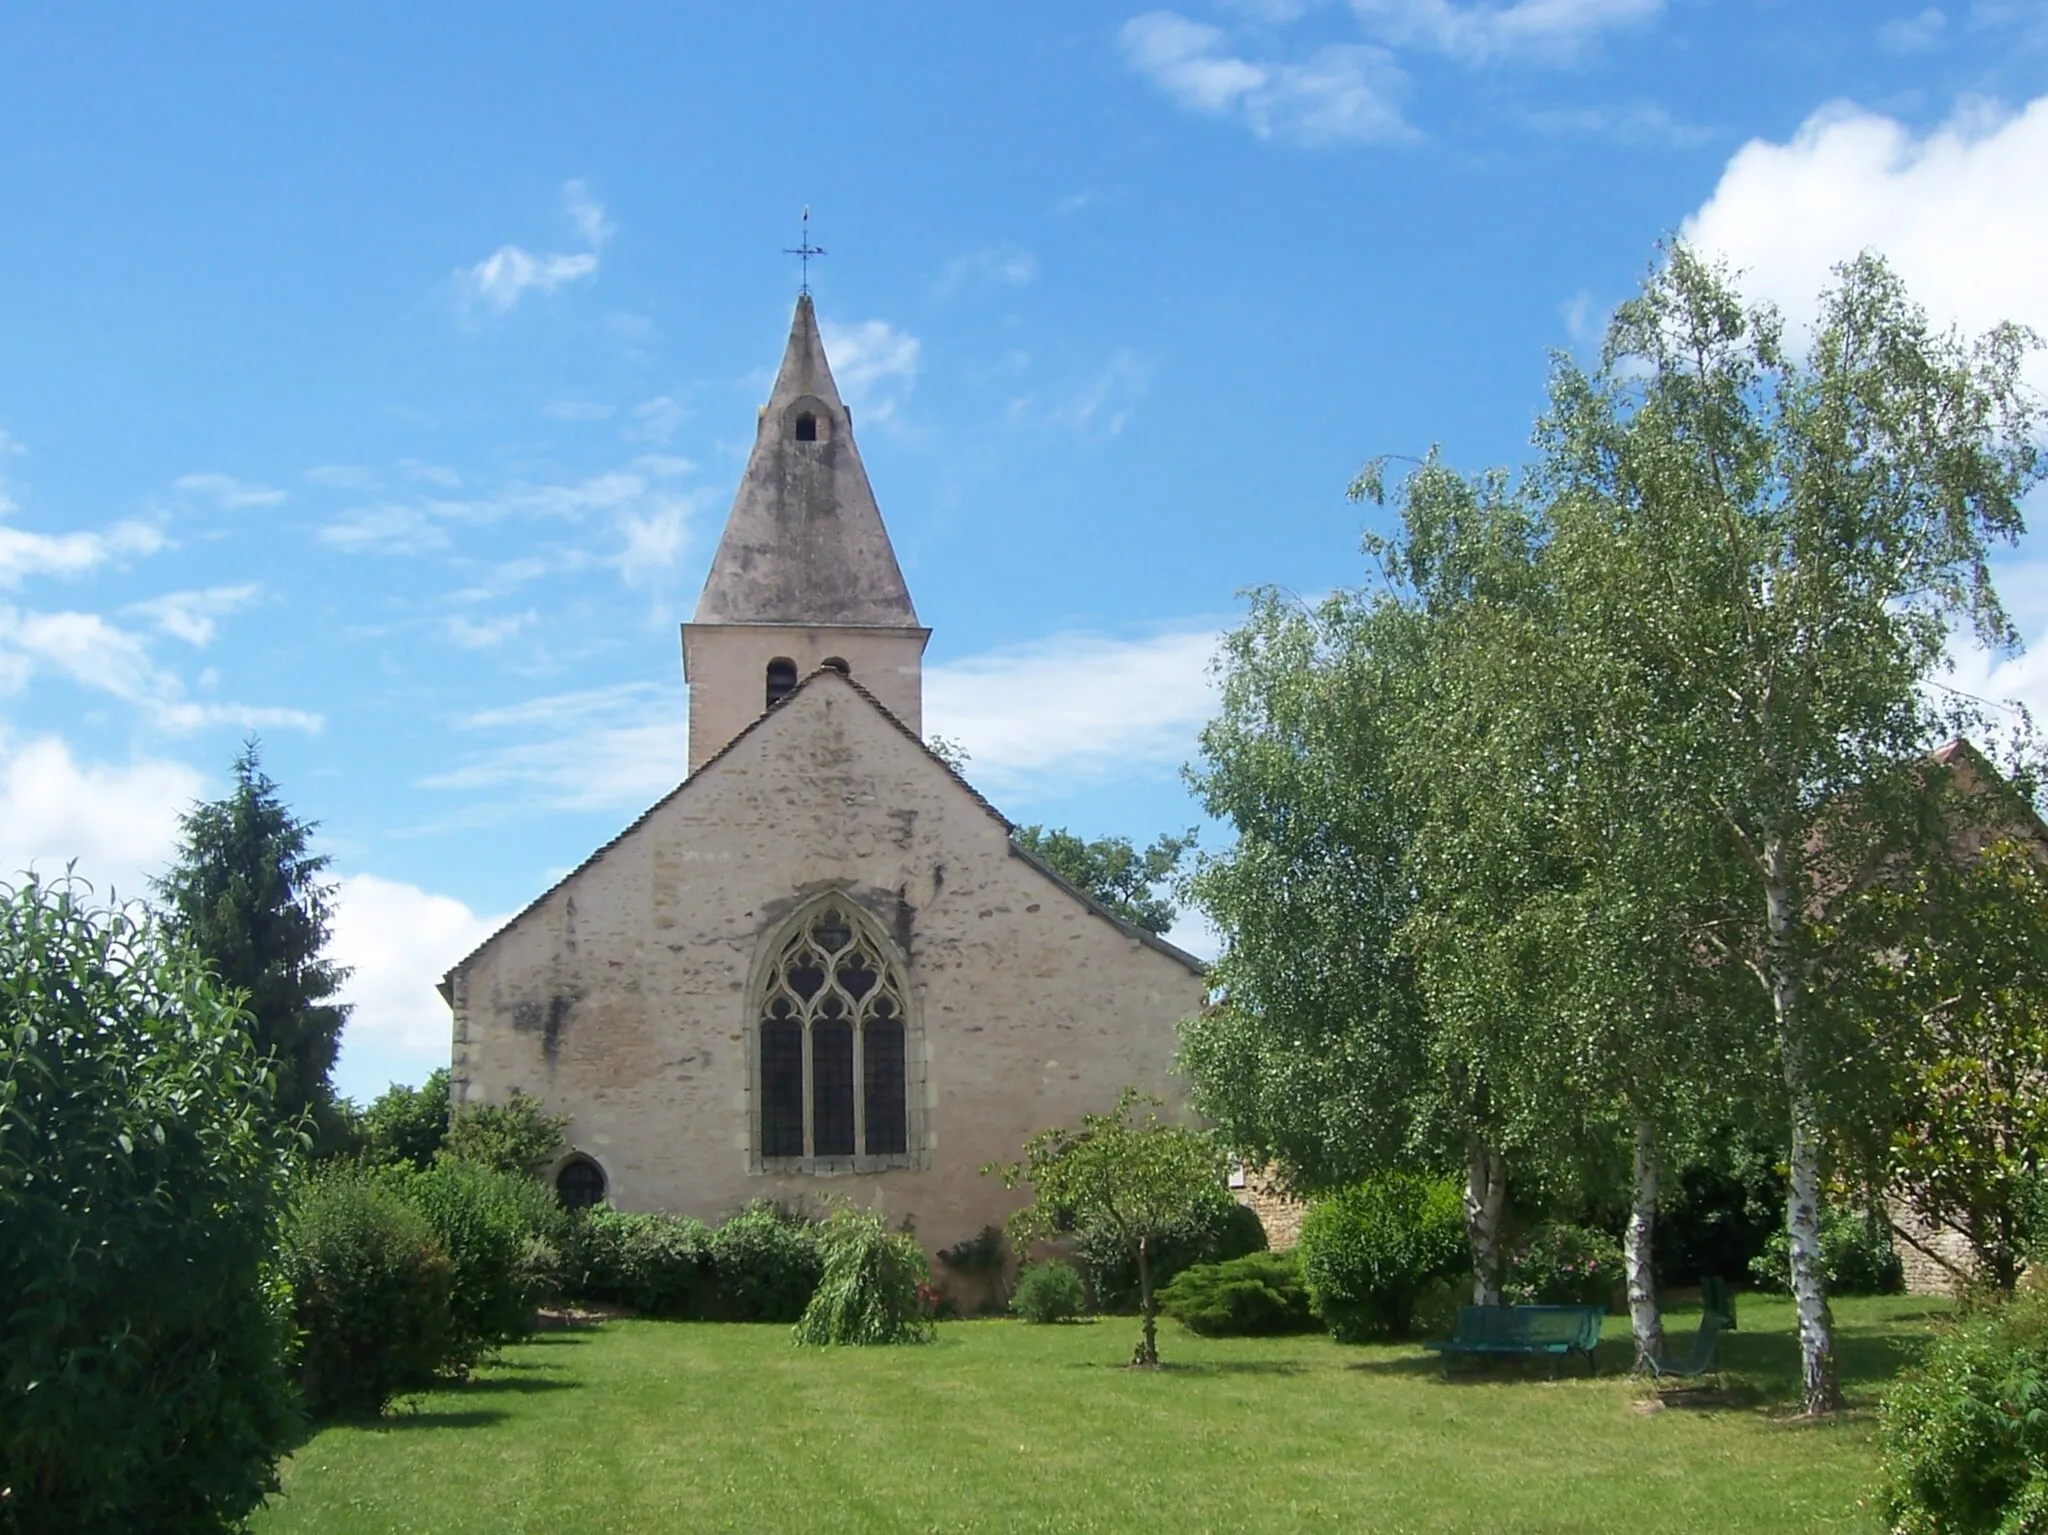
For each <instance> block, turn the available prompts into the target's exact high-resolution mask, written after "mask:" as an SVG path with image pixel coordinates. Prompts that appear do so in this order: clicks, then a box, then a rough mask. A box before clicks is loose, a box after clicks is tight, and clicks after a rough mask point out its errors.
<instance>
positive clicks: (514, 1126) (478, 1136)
mask: <svg viewBox="0 0 2048 1535" xmlns="http://www.w3.org/2000/svg"><path fill="white" fill-rule="evenodd" d="M568 1123H569V1117H568V1116H567V1115H566V1114H544V1113H542V1112H541V1106H540V1100H539V1099H537V1098H535V1097H533V1096H531V1095H530V1094H528V1093H523V1092H521V1091H520V1090H519V1089H518V1088H516V1087H515V1088H514V1089H513V1090H512V1091H511V1093H510V1094H509V1095H507V1097H506V1099H505V1101H504V1102H503V1103H472V1104H464V1105H463V1106H462V1107H461V1108H459V1109H457V1110H455V1111H454V1113H453V1114H452V1115H451V1116H450V1117H449V1120H448V1139H447V1142H446V1143H445V1144H444V1145H443V1146H442V1147H441V1151H440V1155H441V1156H443V1157H447V1158H452V1159H453V1160H455V1161H458V1162H476V1163H480V1164H481V1165H483V1166H485V1167H494V1168H496V1169H497V1170H498V1171H499V1172H501V1173H524V1174H526V1175H528V1176H529V1177H531V1176H535V1175H538V1174H539V1173H540V1172H541V1171H542V1170H543V1169H545V1168H546V1167H547V1165H548V1164H549V1163H551V1162H553V1161H554V1160H555V1159H556V1158H557V1157H559V1156H560V1155H561V1154H562V1153H563V1152H564V1151H565V1150H567V1149H568V1145H569V1143H568V1142H567V1141H566V1140H564V1139H563V1137H562V1131H563V1130H564V1129H565V1128H566V1127H567V1126H568Z"/></svg>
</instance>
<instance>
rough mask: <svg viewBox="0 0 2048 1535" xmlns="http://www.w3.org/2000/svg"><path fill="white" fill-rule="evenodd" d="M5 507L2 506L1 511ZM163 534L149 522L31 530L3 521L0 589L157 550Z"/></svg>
mask: <svg viewBox="0 0 2048 1535" xmlns="http://www.w3.org/2000/svg"><path fill="white" fill-rule="evenodd" d="M4 511H5V507H4V506H0V513H4ZM163 546H164V536H163V534H162V533H161V532H159V531H158V530H157V529H156V528H154V527H151V526H150V525H149V524H148V523H146V522H117V523H115V524H114V525H113V526H112V527H111V528H108V529H106V530H104V531H102V532H87V533H29V532H25V531H23V530H22V529H20V528H13V527H8V526H6V525H4V524H0V589H6V590H13V589H14V588H16V587H18V586H20V585H21V583H22V582H23V581H24V580H25V579H27V578H28V577H30V576H76V575H83V574H84V573H85V572H86V571H88V570H91V569H93V568H94V567H95V566H99V565H105V564H108V563H109V562H111V561H114V560H118V559H121V558H123V557H124V556H127V555H146V554H154V553H156V551H157V550H159V549H161V548H162V547H163Z"/></svg>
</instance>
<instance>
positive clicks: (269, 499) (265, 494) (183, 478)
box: [171, 473, 289, 511]
mask: <svg viewBox="0 0 2048 1535" xmlns="http://www.w3.org/2000/svg"><path fill="white" fill-rule="evenodd" d="M171 484H172V485H173V486H174V487H175V488H177V489H179V490H182V491H184V492H185V493H186V494H187V495H193V496H204V497H206V498H207V499H208V500H211V501H213V502H214V503H215V504H217V505H219V506H221V507H223V508H225V509H226V510H228V511H240V510H241V509H242V508H244V507H249V506H276V505H277V504H278V503H280V502H282V501H285V500H288V499H289V497H287V496H286V495H285V493H284V492H283V491H281V490H277V489H274V488H273V487H271V486H269V485H257V484H254V483H252V482H251V481H248V480H238V479H236V478H235V477H234V476H233V475H231V474H214V473H206V474H181V475H179V476H178V477H177V478H176V479H175V480H173V481H171Z"/></svg>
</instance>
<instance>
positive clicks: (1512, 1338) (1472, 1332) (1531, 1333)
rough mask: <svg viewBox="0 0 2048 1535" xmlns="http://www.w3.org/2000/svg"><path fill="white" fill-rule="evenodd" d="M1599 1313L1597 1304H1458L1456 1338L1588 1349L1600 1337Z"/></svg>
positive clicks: (1531, 1345) (1475, 1341)
mask: <svg viewBox="0 0 2048 1535" xmlns="http://www.w3.org/2000/svg"><path fill="white" fill-rule="evenodd" d="M1601 1314H1602V1313H1601V1310H1600V1308H1599V1307H1598V1306H1462V1307H1460V1308H1459V1310H1458V1333H1457V1340H1458V1341H1459V1342H1460V1343H1491V1344H1502V1345H1505V1346H1507V1347H1511V1348H1523V1347H1534V1346H1539V1345H1544V1344H1552V1345H1557V1346H1561V1347H1566V1348H1583V1349H1590V1348H1592V1347H1593V1345H1594V1344H1596V1343H1598V1342H1599V1341H1600V1318H1601Z"/></svg>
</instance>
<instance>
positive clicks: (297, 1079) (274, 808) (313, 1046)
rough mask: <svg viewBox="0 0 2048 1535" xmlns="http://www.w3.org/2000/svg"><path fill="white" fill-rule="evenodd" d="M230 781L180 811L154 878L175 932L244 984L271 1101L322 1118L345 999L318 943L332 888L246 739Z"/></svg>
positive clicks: (336, 969)
mask: <svg viewBox="0 0 2048 1535" xmlns="http://www.w3.org/2000/svg"><path fill="white" fill-rule="evenodd" d="M234 775H235V784H234V789H233V791H232V792H231V793H230V794H229V795H228V796H227V797H226V798H225V799H221V800H214V801H210V802H206V803H202V804H197V805H194V806H193V807H192V808H191V809H190V810H188V811H187V812H185V814H184V815H183V816H181V817H180V818H179V827H180V830H181V832H182V837H181V840H180V843H179V848H178V853H177V857H176V859H175V861H174V862H173V863H172V865H171V867H170V870H169V871H168V872H167V873H166V874H165V875H164V876H163V878H162V879H160V880H158V881H156V892H157V895H158V897H159V898H160V899H161V901H162V902H163V904H164V906H165V907H166V909H167V910H166V918H167V921H168V923H169V925H170V927H171V928H172V930H173V931H174V932H175V933H176V934H177V935H178V936H179V937H180V938H182V939H184V940H185V941H186V942H187V943H189V944H190V945H191V946H192V947H193V949H194V950H195V951H196V952H197V953H198V954H199V956H200V957H201V958H202V959H203V960H204V961H205V962H206V963H207V965H208V966H209V967H210V968H211V969H212V970H213V972H214V974H215V975H217V976H218V977H219V978H220V980H221V982H222V983H223V984H224V985H226V986H228V987H230V988H232V989H234V990H237V991H240V992H243V993H245V994H246V996H247V998H248V1000H247V1003H246V1009H247V1014H248V1028H249V1032H250V1035H251V1038H252V1039H253V1040H254V1042H255V1045H256V1049H257V1051H258V1053H259V1054H260V1055H264V1056H268V1057H269V1058H270V1059H271V1061H272V1065H273V1070H275V1072H276V1074H277V1089H276V1093H275V1096H274V1098H273V1110H274V1112H275V1113H276V1114H277V1116H278V1118H279V1119H280V1120H281V1121H282V1122H285V1123H292V1122H295V1121H297V1120H298V1119H299V1118H300V1116H301V1115H303V1114H305V1113H307V1112H309V1111H310V1112H311V1113H312V1114H313V1115H314V1118H315V1121H316V1123H325V1121H326V1119H327V1118H328V1112H327V1111H328V1110H329V1109H330V1107H331V1105H332V1103H333V1100H334V1087H333V1083H332V1082H331V1080H330V1077H331V1074H332V1072H333V1070H334V1058H335V1055H336V1053H337V1052H338V1050H339V1049H340V1045H341V1026H342V1024H343V1023H344V1022H345V1021H346V1020H347V1018H348V1011H349V1010H348V1007H347V1005H346V1004H344V1003H339V1002H336V1001H335V1000H334V997H335V995H336V993H337V992H339V991H340V989H341V983H342V982H343V981H344V980H346V979H347V978H348V971H347V970H346V969H344V968H342V967H341V966H338V965H336V964H334V963H333V961H331V960H329V959H327V958H325V957H324V956H323V953H322V951H323V950H324V949H325V948H326V947H327V940H328V936H329V933H330V929H331V927H332V921H333V904H332V902H333V893H334V887H333V886H332V885H331V884H329V883H327V882H325V881H323V880H322V879H321V875H322V874H323V873H324V872H325V870H326V868H327V862H328V861H327V858H326V857H325V855H323V854H317V853H314V852H312V851H310V848H309V844H310V841H311V838H312V834H313V831H314V829H315V824H314V823H313V822H311V821H303V820H300V819H299V818H298V817H297V816H296V815H294V814H293V813H292V811H291V809H290V807H289V806H287V805H286V804H285V802H284V800H283V798H282V797H281V796H280V795H279V794H278V789H277V784H276V783H275V782H274V781H273V780H272V779H271V778H270V776H269V775H268V774H267V773H265V772H264V771H263V766H262V762H261V760H260V751H259V744H258V742H257V741H256V740H255V738H254V737H251V738H250V739H249V740H248V741H247V742H245V743H244V744H243V747H242V751H241V755H240V756H238V757H237V758H236V759H235V766H234Z"/></svg>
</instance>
